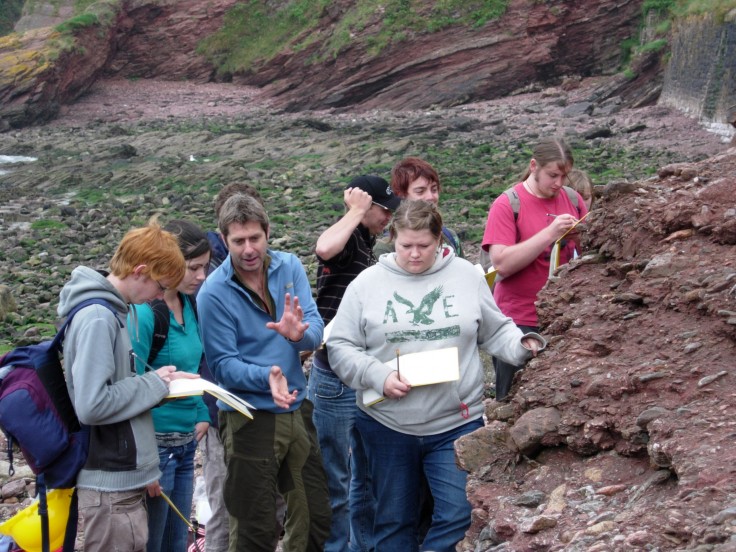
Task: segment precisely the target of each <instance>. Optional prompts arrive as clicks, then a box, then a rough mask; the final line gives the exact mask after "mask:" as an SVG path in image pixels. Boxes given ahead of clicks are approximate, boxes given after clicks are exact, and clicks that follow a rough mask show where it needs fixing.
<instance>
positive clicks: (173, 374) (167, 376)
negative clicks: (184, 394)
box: [130, 351, 199, 385]
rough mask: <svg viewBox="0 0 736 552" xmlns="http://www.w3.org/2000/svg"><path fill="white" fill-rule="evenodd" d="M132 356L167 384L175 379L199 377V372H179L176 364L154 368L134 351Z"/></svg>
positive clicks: (147, 370)
mask: <svg viewBox="0 0 736 552" xmlns="http://www.w3.org/2000/svg"><path fill="white" fill-rule="evenodd" d="M130 356H132V357H133V358H134V359H135V360H136V361H137V362H140V363H141V364H142V365H143V366H144V367H145V371H146V372H155V373H156V375H157V376H158V377H160V378H161V379H162V380H163V382H164V383H165V384H166V385H169V383H171V381H172V380H175V379H197V378H199V374H192V373H191V372H179V371H177V369H176V366H173V365H171V364H169V365H167V366H161V368H154V367H153V366H151V365H150V364H148V362H146V361H145V360H143V359H142V358H141V357H140V356H138V355H137V354H136V353H134V352H133V351H131V352H130Z"/></svg>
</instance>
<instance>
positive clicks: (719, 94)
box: [661, 10, 736, 123]
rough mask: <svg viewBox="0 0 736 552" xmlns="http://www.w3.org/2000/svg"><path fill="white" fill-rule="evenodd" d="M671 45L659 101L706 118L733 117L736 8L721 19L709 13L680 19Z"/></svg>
mask: <svg viewBox="0 0 736 552" xmlns="http://www.w3.org/2000/svg"><path fill="white" fill-rule="evenodd" d="M671 48H672V55H671V58H670V61H669V63H668V64H667V69H666V71H665V74H664V90H663V93H662V97H661V102H662V103H663V104H665V105H670V106H673V107H676V108H677V109H680V110H681V111H684V112H686V113H689V114H690V115H692V116H693V117H697V118H699V119H702V120H705V121H714V122H723V123H726V122H728V123H731V122H733V121H734V120H736V118H735V117H734V112H736V10H734V11H732V12H731V14H730V15H729V16H727V17H726V20H725V21H723V22H717V21H715V19H714V18H713V16H712V15H707V16H702V17H691V18H689V19H686V20H684V21H681V22H679V23H678V25H677V26H676V28H675V29H674V30H673V31H672V34H671Z"/></svg>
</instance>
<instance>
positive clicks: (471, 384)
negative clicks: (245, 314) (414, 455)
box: [327, 246, 546, 435]
mask: <svg viewBox="0 0 736 552" xmlns="http://www.w3.org/2000/svg"><path fill="white" fill-rule="evenodd" d="M523 337H535V338H537V339H538V340H539V341H540V343H541V345H542V347H544V346H545V345H546V342H545V340H544V339H543V338H542V337H541V336H539V335H538V334H527V336H524V334H523V333H522V331H521V330H520V329H519V328H517V327H516V325H515V324H514V322H513V321H512V320H511V319H510V318H508V317H507V316H505V315H504V314H503V313H501V311H500V310H499V309H498V307H497V306H496V303H495V302H494V300H493V295H492V294H491V290H490V289H489V288H488V284H487V283H486V280H485V278H484V277H483V275H482V274H481V273H480V271H478V270H477V269H476V268H475V267H474V266H473V265H472V264H471V263H469V262H468V261H466V260H464V259H460V258H458V257H456V256H455V254H454V253H453V252H452V250H451V249H450V248H449V247H447V246H444V247H442V248H440V250H439V252H438V253H437V256H436V258H435V262H434V264H433V266H432V267H431V268H429V269H428V270H427V271H425V272H423V273H421V274H411V273H409V272H406V271H405V270H404V269H402V268H401V267H399V265H398V264H396V253H387V254H385V255H381V258H380V259H379V262H378V264H376V265H374V266H372V267H370V268H368V269H366V270H364V271H363V272H361V273H360V274H359V275H358V277H357V278H356V279H355V280H353V282H352V283H351V284H350V285H349V286H348V288H347V290H346V291H345V296H344V297H343V300H342V302H341V303H340V308H339V309H338V311H337V314H336V315H335V319H334V323H333V329H332V332H331V334H330V337H329V339H328V340H327V349H328V353H329V355H330V363H331V365H332V368H333V370H334V371H335V373H336V374H337V375H338V376H339V377H340V379H341V380H342V381H343V382H344V383H345V384H346V385H348V386H349V387H352V388H353V389H355V390H357V402H358V408H360V409H361V410H363V411H364V412H365V413H367V414H368V415H369V416H372V417H373V418H374V419H375V420H376V421H378V422H380V423H381V424H383V425H385V426H386V427H388V428H390V429H393V430H395V431H399V432H401V433H406V434H409V435H433V434H437V433H442V432H445V431H450V430H452V429H455V428H456V427H459V426H461V425H463V424H465V423H467V422H468V421H471V420H475V419H477V418H480V417H481V416H482V414H483V377H484V371H483V364H482V361H481V358H480V355H479V349H483V350H484V351H487V352H488V353H490V354H492V355H493V356H496V357H499V358H500V359H502V360H505V361H506V362H510V363H512V364H515V365H521V364H523V363H524V362H525V361H526V360H527V359H528V358H529V357H530V356H531V352H530V351H529V350H528V349H526V348H525V347H524V346H523V345H522V344H521V340H522V338H523ZM446 347H457V348H458V356H459V365H460V379H459V380H458V381H453V382H447V383H437V384H433V385H425V386H420V387H413V388H412V389H411V391H410V392H409V394H408V395H407V396H406V397H404V398H403V399H401V400H391V399H386V400H384V401H381V402H378V403H375V404H373V405H372V406H364V405H363V400H362V399H363V397H362V396H363V390H365V389H374V390H375V391H377V392H378V393H380V394H383V384H384V382H385V381H386V378H387V377H388V376H389V374H390V373H391V371H392V370H393V369H392V368H391V367H389V366H387V365H386V364H384V363H385V362H387V361H390V360H392V359H394V358H395V357H396V349H397V348H399V349H400V353H401V355H404V354H409V353H416V352H420V351H431V350H436V349H442V348H446Z"/></svg>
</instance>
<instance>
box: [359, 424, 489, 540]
mask: <svg viewBox="0 0 736 552" xmlns="http://www.w3.org/2000/svg"><path fill="white" fill-rule="evenodd" d="M355 425H356V427H357V428H358V431H359V432H360V435H361V436H362V437H363V440H364V442H365V446H366V452H367V453H368V464H369V466H370V471H371V476H372V478H373V484H374V491H375V494H376V520H375V525H374V537H375V545H376V550H401V551H402V552H417V551H418V550H419V536H418V523H419V513H418V512H419V499H420V491H421V483H422V471H423V472H424V474H425V476H426V478H427V482H428V483H429V488H430V490H431V491H432V497H433V498H434V511H433V513H432V524H431V525H430V527H429V531H428V532H427V535H426V537H425V538H424V542H423V543H422V550H431V551H432V552H454V551H455V545H456V544H457V543H458V542H459V541H461V540H462V539H463V537H464V536H465V531H467V530H468V527H470V503H469V502H468V498H467V495H466V491H465V483H466V480H467V473H465V472H464V471H463V470H461V469H460V468H458V467H457V465H456V464H455V440H456V439H458V438H459V437H462V436H463V435H466V434H468V433H470V432H472V431H475V430H476V429H478V428H479V427H482V426H483V420H482V419H480V418H479V419H477V420H473V421H471V422H467V423H465V424H463V425H461V426H460V427H457V428H455V429H452V430H450V431H446V432H444V433H438V434H436V435H424V436H421V437H417V436H414V435H407V434H404V433H399V432H398V431H394V430H393V429H389V428H388V427H386V426H384V425H383V424H381V423H379V422H377V421H375V420H374V419H373V418H371V417H370V416H368V415H367V414H365V413H364V412H360V411H359V412H358V414H357V416H356V418H355Z"/></svg>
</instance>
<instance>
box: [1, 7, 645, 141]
mask: <svg viewBox="0 0 736 552" xmlns="http://www.w3.org/2000/svg"><path fill="white" fill-rule="evenodd" d="M235 3H236V2H235V0H212V1H210V2H200V1H198V0H182V1H180V2H172V1H168V0H167V1H164V2H161V1H145V0H137V1H132V0H128V1H124V2H122V8H121V12H120V15H119V17H118V18H117V20H116V21H115V22H114V24H113V26H112V28H110V30H109V31H106V30H103V32H102V37H101V38H103V39H104V41H105V43H102V42H100V41H99V40H97V41H96V42H95V44H89V43H88V42H87V41H90V40H92V37H89V36H84V37H82V42H81V46H82V47H81V48H77V49H76V50H75V51H73V52H70V53H69V55H65V56H63V57H62V58H60V59H58V60H57V61H55V62H54V64H53V65H54V69H53V70H49V71H37V72H36V73H34V74H33V75H29V74H27V73H24V74H22V75H21V76H20V77H19V76H17V75H16V74H15V63H14V61H13V59H12V57H8V56H11V55H14V54H15V52H16V51H17V49H18V48H20V49H24V50H28V49H31V50H32V49H33V48H38V44H37V43H35V42H34V43H28V41H27V40H26V39H25V38H24V37H21V38H20V39H19V41H18V40H16V41H15V42H14V43H13V45H12V46H9V45H7V44H6V45H3V44H0V105H2V106H3V107H2V108H0V117H1V118H2V119H3V120H4V121H5V126H6V127H7V126H20V125H23V124H28V123H32V122H35V121H39V120H44V119H46V118H48V117H50V116H53V113H55V112H56V111H57V110H58V105H61V104H63V103H66V102H69V101H74V99H75V98H76V97H78V94H79V93H80V92H82V91H83V90H84V89H86V88H85V87H80V86H78V85H76V86H75V87H73V88H71V89H66V88H64V82H65V81H63V80H59V79H58V75H60V74H64V75H67V80H71V81H74V82H78V81H81V80H83V79H84V80H93V79H94V77H95V75H97V74H98V73H99V72H100V69H104V70H105V72H106V74H108V75H110V74H115V75H119V76H123V77H128V78H151V77H156V78H163V79H170V80H181V79H193V80H195V81H198V82H203V81H208V80H211V79H213V78H215V76H216V75H215V69H214V67H212V65H211V64H209V63H208V62H207V61H206V60H205V59H204V58H203V57H202V56H199V55H197V54H196V53H195V47H196V44H197V43H198V42H199V41H200V40H201V39H203V38H205V37H206V36H208V35H210V34H212V33H213V32H215V31H216V30H217V29H218V28H219V27H220V26H221V23H222V16H223V14H224V13H225V12H226V11H227V10H228V9H229V8H231V7H232V6H233V5H234V4H235ZM641 4H642V0H617V1H615V0H596V1H595V2H584V1H582V0H575V1H570V2H565V3H554V4H550V3H547V2H531V1H530V0H512V1H511V2H510V4H509V7H508V10H507V12H506V14H505V15H504V16H503V17H502V18H501V19H500V20H499V21H495V22H490V23H488V24H487V25H485V26H484V27H482V28H479V29H471V28H466V27H452V28H449V29H447V30H445V31H442V32H439V33H434V34H431V35H420V36H417V37H414V38H413V39H411V40H408V41H406V42H403V43H400V44H398V45H396V46H394V47H392V48H389V49H387V50H385V51H383V52H381V54H380V55H378V56H375V55H371V54H369V53H368V52H366V50H365V47H364V46H359V45H358V42H357V41H356V44H355V45H354V46H352V47H349V48H348V49H347V50H346V51H344V52H343V53H341V55H340V56H338V57H337V58H336V59H331V60H330V61H327V62H324V63H321V64H311V63H309V62H308V60H309V59H310V56H311V55H312V54H313V53H314V52H315V51H316V50H318V49H319V48H321V47H323V46H324V44H323V42H324V40H325V38H324V37H326V36H329V32H330V29H331V28H332V26H333V23H334V21H335V19H336V18H339V17H340V13H341V10H340V5H339V3H337V4H336V6H333V8H332V9H328V10H326V11H325V13H324V14H323V17H322V20H321V22H320V28H319V29H318V32H315V34H316V35H319V36H320V37H322V39H321V40H317V41H315V42H314V43H312V45H311V46H310V47H309V48H307V49H306V50H304V51H300V52H291V51H284V52H283V53H282V54H281V55H279V56H277V57H276V58H275V59H273V60H272V61H270V62H268V63H266V64H265V65H263V66H262V67H260V69H259V70H258V71H257V72H256V73H254V74H248V75H232V76H229V77H232V79H233V80H234V81H235V82H238V83H241V84H255V85H258V86H260V87H263V89H264V93H265V94H267V95H268V96H271V97H273V99H274V101H275V102H276V104H277V105H278V106H280V107H283V108H285V109H288V110H302V109H321V108H330V107H341V108H348V107H350V108H353V109H371V108H377V107H380V108H387V109H404V108H426V107H430V106H433V105H440V106H448V105H456V104H461V103H467V102H470V101H475V100H481V99H489V98H497V97H501V96H503V95H505V94H507V93H509V92H511V91H513V90H517V89H520V88H522V87H524V86H527V85H531V84H534V83H540V82H543V83H548V82H554V81H559V80H560V79H561V78H562V77H563V76H565V75H583V76H585V75H591V74H600V73H602V72H610V71H613V70H614V69H615V68H616V67H617V65H618V62H619V54H620V44H621V42H622V41H623V40H624V39H625V38H628V37H630V36H632V35H633V34H635V30H636V26H637V24H638V22H639V19H640V13H641ZM379 16H380V13H379V12H377V13H376V17H379ZM376 22H377V21H376ZM601 29H605V30H606V31H605V32H601ZM362 32H365V33H369V32H371V27H370V26H368V27H367V28H366V29H364V30H363V31H362ZM88 34H89V33H88ZM360 44H364V42H361V43H360ZM3 52H7V53H8V56H3V55H2V53H3ZM100 62H102V65H100ZM90 68H91V69H90ZM77 72H79V74H75V73H77ZM15 88H21V89H23V90H25V91H27V92H28V93H24V94H18V93H17V92H16V91H15V90H14V89H15ZM41 90H43V93H40V92H39V91H41ZM7 109H10V111H11V114H10V115H8V114H7Z"/></svg>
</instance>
